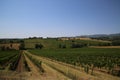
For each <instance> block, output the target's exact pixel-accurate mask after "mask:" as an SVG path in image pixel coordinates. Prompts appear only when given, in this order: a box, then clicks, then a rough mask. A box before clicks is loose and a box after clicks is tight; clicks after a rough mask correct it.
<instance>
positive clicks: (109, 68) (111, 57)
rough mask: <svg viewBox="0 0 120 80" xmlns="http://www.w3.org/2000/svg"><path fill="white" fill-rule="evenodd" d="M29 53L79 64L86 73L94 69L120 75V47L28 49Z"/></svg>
mask: <svg viewBox="0 0 120 80" xmlns="http://www.w3.org/2000/svg"><path fill="white" fill-rule="evenodd" d="M29 51H30V52H31V53H33V54H36V55H39V56H43V57H48V58H50V59H53V60H57V61H61V62H65V63H68V64H72V65H74V66H80V67H82V68H83V69H84V71H85V72H86V73H89V74H94V70H99V71H101V72H104V73H108V74H112V75H115V76H120V49H117V48H113V49H109V48H78V49H55V50H52V49H47V50H29Z"/></svg>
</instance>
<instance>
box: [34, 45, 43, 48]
mask: <svg viewBox="0 0 120 80" xmlns="http://www.w3.org/2000/svg"><path fill="white" fill-rule="evenodd" d="M35 48H36V49H42V48H43V45H42V44H35Z"/></svg>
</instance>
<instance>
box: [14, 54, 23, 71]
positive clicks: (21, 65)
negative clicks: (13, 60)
mask: <svg viewBox="0 0 120 80" xmlns="http://www.w3.org/2000/svg"><path fill="white" fill-rule="evenodd" d="M23 59H24V58H23V53H22V52H21V53H20V59H19V62H18V66H17V70H16V71H17V72H24V63H23Z"/></svg>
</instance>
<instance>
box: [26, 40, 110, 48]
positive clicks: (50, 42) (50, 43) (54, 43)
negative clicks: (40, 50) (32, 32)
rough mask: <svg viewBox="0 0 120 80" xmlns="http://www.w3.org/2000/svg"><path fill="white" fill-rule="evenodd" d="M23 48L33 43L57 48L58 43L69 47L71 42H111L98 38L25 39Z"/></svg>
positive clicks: (95, 44)
mask: <svg viewBox="0 0 120 80" xmlns="http://www.w3.org/2000/svg"><path fill="white" fill-rule="evenodd" d="M24 42H25V48H35V44H39V43H41V44H42V45H43V46H44V48H47V49H48V48H49V49H56V48H59V45H60V44H62V45H66V47H67V48H70V47H71V45H72V44H73V43H78V44H79V43H82V44H86V45H88V46H97V45H107V44H110V43H111V42H109V41H108V42H107V41H105V42H104V41H99V40H58V39H54V38H53V39H49V38H48V39H25V40H24Z"/></svg>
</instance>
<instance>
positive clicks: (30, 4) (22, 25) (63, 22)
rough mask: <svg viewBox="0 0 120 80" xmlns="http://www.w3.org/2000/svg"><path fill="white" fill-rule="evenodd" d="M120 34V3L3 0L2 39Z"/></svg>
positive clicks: (103, 0)
mask: <svg viewBox="0 0 120 80" xmlns="http://www.w3.org/2000/svg"><path fill="white" fill-rule="evenodd" d="M111 33H120V0H0V38H24V37H30V36H31V37H32V36H37V37H60V36H61V37H62V36H79V35H86V34H111Z"/></svg>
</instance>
